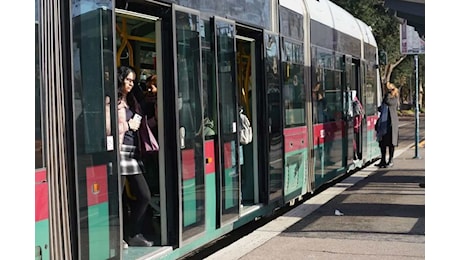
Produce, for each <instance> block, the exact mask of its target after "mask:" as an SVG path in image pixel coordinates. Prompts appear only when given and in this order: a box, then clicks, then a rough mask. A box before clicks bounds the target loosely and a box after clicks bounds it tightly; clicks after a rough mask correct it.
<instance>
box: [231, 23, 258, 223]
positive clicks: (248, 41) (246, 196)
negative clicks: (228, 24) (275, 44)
mask: <svg viewBox="0 0 460 260" xmlns="http://www.w3.org/2000/svg"><path fill="white" fill-rule="evenodd" d="M237 32H238V35H236V73H237V74H236V82H237V97H238V104H239V107H238V109H239V110H240V111H242V113H243V114H244V115H245V116H246V117H247V118H248V120H249V122H250V125H251V127H252V133H253V136H252V141H251V142H249V143H246V144H241V145H240V147H241V149H239V152H240V153H242V154H240V157H239V158H240V160H241V161H240V171H241V180H240V181H241V185H240V187H241V199H240V200H241V205H240V214H244V213H246V212H249V211H250V209H251V208H252V207H253V206H254V205H256V204H258V203H260V198H259V183H260V178H259V175H258V172H259V171H258V162H259V160H258V134H257V131H258V130H257V129H258V126H257V121H258V120H257V116H258V113H257V110H258V106H257V95H256V93H257V92H258V89H257V86H259V85H261V84H257V79H258V78H260V77H257V75H258V71H259V73H260V70H261V68H259V67H260V65H261V63H256V60H262V59H261V57H260V56H257V55H256V53H258V52H257V51H256V48H257V47H259V48H260V46H261V45H262V44H261V42H262V40H261V38H262V33H261V31H254V30H251V29H250V28H245V27H237ZM243 35H244V36H243ZM257 37H259V38H258V39H256V38H257ZM258 65H259V67H257V66H258ZM240 111H238V112H240ZM239 123H242V122H241V121H239Z"/></svg>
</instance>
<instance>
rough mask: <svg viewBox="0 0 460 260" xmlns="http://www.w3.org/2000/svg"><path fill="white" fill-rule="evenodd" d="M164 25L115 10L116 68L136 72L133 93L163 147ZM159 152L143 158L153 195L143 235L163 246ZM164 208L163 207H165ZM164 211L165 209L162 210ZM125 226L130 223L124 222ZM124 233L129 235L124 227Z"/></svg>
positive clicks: (125, 199)
mask: <svg viewBox="0 0 460 260" xmlns="http://www.w3.org/2000/svg"><path fill="white" fill-rule="evenodd" d="M160 28H161V24H160V21H159V19H158V18H157V17H155V16H150V15H146V14H139V13H135V12H132V11H128V10H122V9H116V18H115V30H116V39H115V42H116V56H115V59H116V66H117V68H118V67H120V66H131V67H132V68H134V70H135V72H136V81H135V84H134V87H133V89H132V90H131V91H132V92H133V93H134V95H135V96H136V99H137V100H138V102H139V103H140V104H141V107H142V112H143V113H144V115H145V116H146V117H147V119H148V121H149V122H156V123H151V124H150V125H151V126H152V128H151V129H152V132H153V134H154V136H155V138H156V139H157V141H158V143H159V144H160V152H161V147H163V136H162V135H161V133H160V129H159V128H160V127H159V126H160V125H163V123H162V121H161V120H162V117H161V115H162V113H161V112H159V111H161V110H162V99H161V95H162V93H163V91H164V89H163V86H162V66H161V44H160V43H161V34H160V31H161V30H160ZM154 76H156V78H157V82H156V87H157V90H156V91H157V92H156V93H155V92H153V91H149V90H148V88H147V84H148V82H147V79H149V80H150V78H153V77H154ZM160 152H153V153H151V154H149V155H146V156H144V157H143V158H142V159H143V160H142V161H143V163H144V167H145V173H144V177H145V180H146V182H147V185H148V187H149V189H150V193H151V195H152V198H151V201H150V205H149V207H148V209H147V214H146V215H147V220H146V223H148V224H147V225H146V226H147V227H149V228H146V229H145V230H144V231H143V232H144V236H145V237H146V238H148V239H149V240H151V241H153V242H154V243H155V244H157V245H158V244H160V243H162V241H164V240H166V238H164V236H165V235H163V237H162V234H166V232H165V231H162V230H164V229H165V227H164V226H165V223H166V220H165V218H166V214H162V213H164V212H165V211H166V210H164V204H165V203H164V202H163V203H162V201H164V197H165V196H161V194H163V193H164V192H162V191H161V190H160V187H164V185H162V184H161V183H164V181H163V178H162V177H160V176H162V174H160V172H161V169H162V167H163V166H164V164H163V162H162V161H161V160H160ZM125 186H126V188H125V190H126V192H124V195H123V196H122V201H123V203H127V204H130V202H132V201H134V200H135V199H136V198H135V196H134V195H133V193H132V192H131V189H130V184H129V182H127V183H126V184H125ZM162 206H163V207H162ZM162 208H163V210H162ZM124 223H125V225H127V222H126V221H124ZM124 232H129V231H128V230H127V229H126V227H124Z"/></svg>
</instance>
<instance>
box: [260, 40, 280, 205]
mask: <svg viewBox="0 0 460 260" xmlns="http://www.w3.org/2000/svg"><path fill="white" fill-rule="evenodd" d="M264 37H265V46H266V57H267V58H266V62H265V75H266V78H267V84H268V86H267V101H268V104H267V105H268V129H269V144H270V147H269V175H270V176H269V178H270V200H272V199H276V198H279V197H280V196H282V190H281V189H282V187H283V181H282V173H283V159H282V156H283V142H282V114H281V113H282V110H281V107H280V104H281V89H280V88H281V86H280V74H279V69H278V64H279V59H280V57H279V52H278V46H279V45H278V41H279V38H278V36H276V35H270V34H265V35H264Z"/></svg>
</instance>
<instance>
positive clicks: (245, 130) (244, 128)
mask: <svg viewBox="0 0 460 260" xmlns="http://www.w3.org/2000/svg"><path fill="white" fill-rule="evenodd" d="M240 123H241V129H240V143H241V144H249V143H250V142H252V127H251V122H249V119H248V117H247V116H246V115H245V114H243V113H240Z"/></svg>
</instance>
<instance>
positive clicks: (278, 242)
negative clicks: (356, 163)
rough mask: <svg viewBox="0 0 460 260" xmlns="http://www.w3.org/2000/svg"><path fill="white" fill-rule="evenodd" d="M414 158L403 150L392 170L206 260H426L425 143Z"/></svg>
mask: <svg viewBox="0 0 460 260" xmlns="http://www.w3.org/2000/svg"><path fill="white" fill-rule="evenodd" d="M414 155H415V150H414V147H413V146H412V147H410V146H408V147H405V148H402V149H399V150H398V149H397V150H396V151H395V159H394V162H395V163H394V166H393V167H392V168H384V169H379V168H377V167H375V166H374V165H371V166H368V167H367V168H365V169H362V170H360V171H359V172H356V173H354V174H353V175H352V176H350V177H348V178H347V179H345V180H343V181H342V182H340V183H337V184H336V185H335V186H333V187H331V188H328V189H327V190H325V191H323V192H321V193H320V194H317V195H316V196H314V197H313V198H310V199H308V200H307V201H305V202H304V203H303V204H301V205H299V206H298V207H296V208H294V209H292V210H291V211H289V212H287V213H286V214H284V215H283V216H280V217H278V218H277V219H275V220H273V221H271V222H270V223H268V224H266V225H265V226H263V227H261V228H259V229H257V230H256V231H254V232H252V233H251V234H249V235H247V236H246V237H243V238H241V239H239V240H238V241H236V242H235V243H233V244H232V245H230V246H228V247H226V248H224V249H221V250H220V251H218V252H216V253H214V254H213V255H211V256H209V257H208V258H206V259H216V260H226V259H229V260H233V259H248V260H257V259H318V260H322V259H324V260H326V259H327V260H331V259H332V260H334V259H340V260H344V259H353V260H355V259H357V260H360V259H363V260H364V259H366V260H369V259H378V260H386V259H388V260H390V259H391V260H394V259H425V189H424V188H422V187H420V184H424V183H425V146H424V142H421V143H420V144H419V148H418V155H419V158H417V159H414ZM336 211H337V213H338V215H337V214H336ZM341 214H343V215H341Z"/></svg>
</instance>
